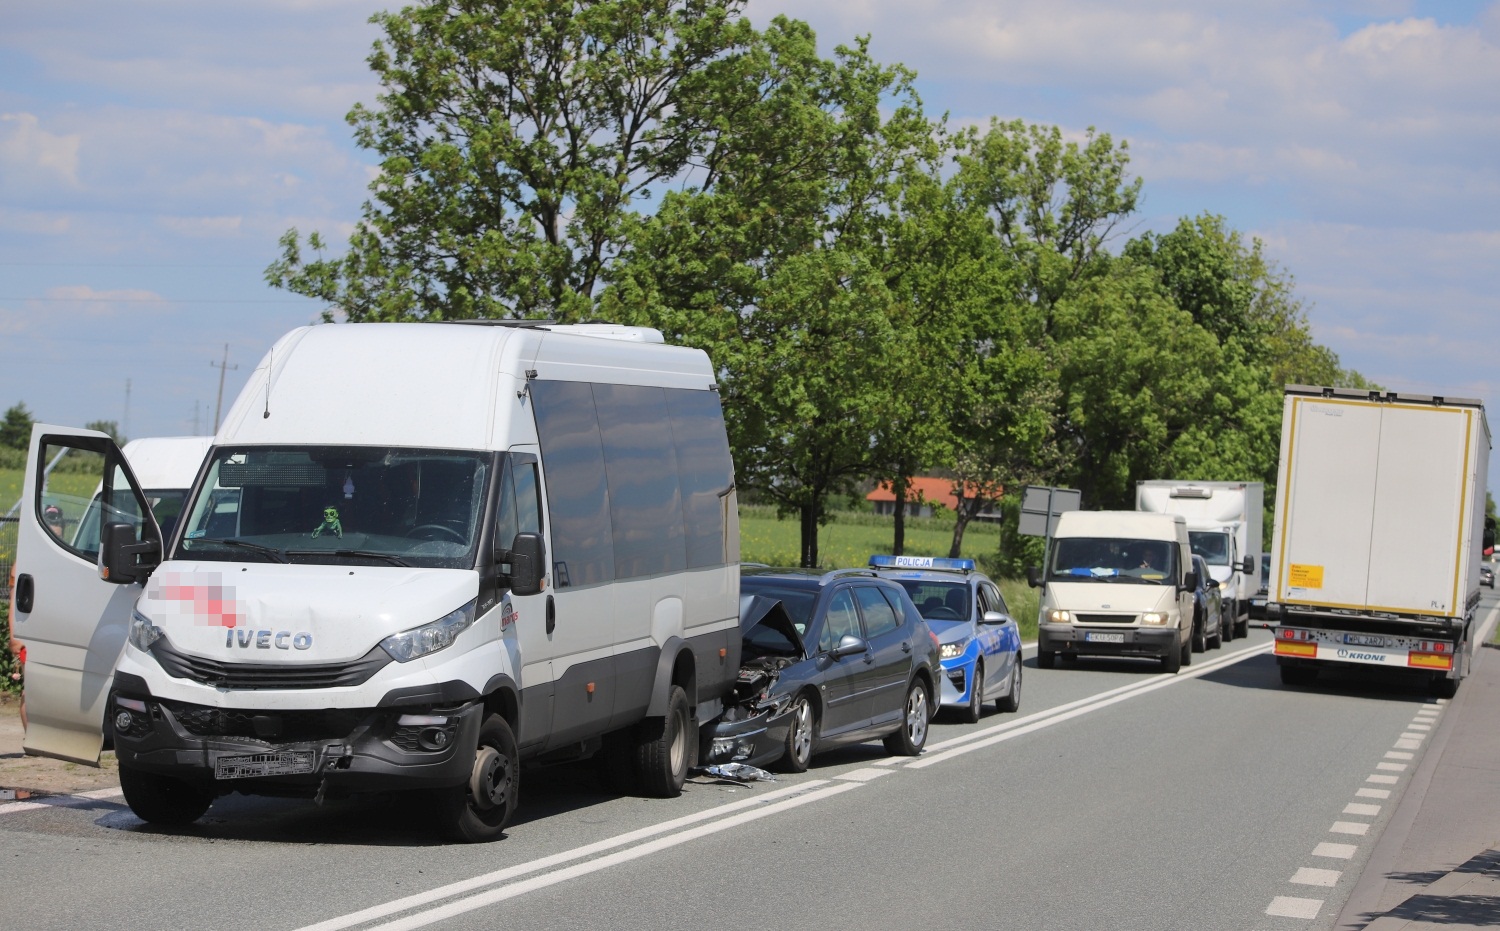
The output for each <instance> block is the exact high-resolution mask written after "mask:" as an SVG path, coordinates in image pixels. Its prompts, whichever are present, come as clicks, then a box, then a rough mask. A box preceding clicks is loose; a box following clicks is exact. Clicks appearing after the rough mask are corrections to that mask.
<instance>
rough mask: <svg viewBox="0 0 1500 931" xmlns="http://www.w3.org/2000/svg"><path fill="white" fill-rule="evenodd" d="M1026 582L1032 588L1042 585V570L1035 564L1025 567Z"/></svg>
mask: <svg viewBox="0 0 1500 931" xmlns="http://www.w3.org/2000/svg"><path fill="white" fill-rule="evenodd" d="M1026 584H1027V585H1030V586H1031V587H1032V588H1041V587H1042V570H1041V569H1040V568H1038V567H1037V566H1027V567H1026Z"/></svg>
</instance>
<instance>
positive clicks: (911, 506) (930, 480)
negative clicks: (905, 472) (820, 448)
mask: <svg viewBox="0 0 1500 931" xmlns="http://www.w3.org/2000/svg"><path fill="white" fill-rule="evenodd" d="M964 491H966V492H968V493H967V494H965V495H964V497H965V498H972V497H973V496H974V493H975V488H974V486H973V485H969V486H967V487H965V489H964ZM865 500H866V501H868V502H870V505H871V507H873V508H874V510H875V513H876V514H883V515H886V516H888V517H889V516H894V515H895V513H896V492H895V491H894V490H892V488H891V483H890V482H880V483H879V484H877V485H876V486H875V487H874V488H872V489H871V490H870V492H869V493H868V494H866V495H865ZM958 504H959V495H958V484H957V480H956V479H951V478H937V477H935V476H930V475H918V476H915V477H913V478H911V479H910V480H909V481H908V482H907V485H906V516H907V517H931V516H932V515H933V506H934V505H941V506H943V507H945V508H947V509H948V510H950V511H956V510H958ZM976 519H978V520H999V519H1000V509H999V508H998V507H996V506H995V505H986V506H985V508H984V509H983V510H982V511H980V512H979V513H978V514H977V515H976Z"/></svg>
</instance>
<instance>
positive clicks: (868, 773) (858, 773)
mask: <svg viewBox="0 0 1500 931" xmlns="http://www.w3.org/2000/svg"><path fill="white" fill-rule="evenodd" d="M890 774H891V771H890V770H888V769H873V768H865V769H855V770H850V771H849V772H847V773H839V774H837V775H836V776H834V777H833V778H835V779H847V780H849V781H850V782H869V781H870V780H871V779H878V778H880V777H881V776H889V775H890Z"/></svg>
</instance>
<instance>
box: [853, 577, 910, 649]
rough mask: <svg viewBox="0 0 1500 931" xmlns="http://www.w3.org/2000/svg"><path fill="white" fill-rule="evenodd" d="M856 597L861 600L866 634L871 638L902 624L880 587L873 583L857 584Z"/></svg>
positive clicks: (860, 605) (860, 606)
mask: <svg viewBox="0 0 1500 931" xmlns="http://www.w3.org/2000/svg"><path fill="white" fill-rule="evenodd" d="M854 597H855V598H857V599H858V600H859V609H860V613H862V614H863V615H864V616H865V632H866V636H868V637H869V638H870V639H872V640H873V639H875V638H876V637H879V636H880V635H881V634H888V633H890V632H891V631H893V630H895V629H896V628H897V627H900V626H901V624H900V622H899V621H897V620H896V612H895V611H893V610H891V603H890V602H889V601H886V600H885V596H884V595H882V594H881V593H880V589H878V588H876V587H875V586H873V585H857V586H855V588H854Z"/></svg>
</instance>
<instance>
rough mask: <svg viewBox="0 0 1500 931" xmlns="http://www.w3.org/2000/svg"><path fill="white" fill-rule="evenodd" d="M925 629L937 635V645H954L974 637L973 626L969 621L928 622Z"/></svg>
mask: <svg viewBox="0 0 1500 931" xmlns="http://www.w3.org/2000/svg"><path fill="white" fill-rule="evenodd" d="M927 629H928V630H930V631H932V632H933V633H934V634H937V638H938V642H939V643H956V642H958V641H960V640H963V639H964V638H965V637H972V636H974V625H973V624H972V623H970V622H969V621H928V622H927Z"/></svg>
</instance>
